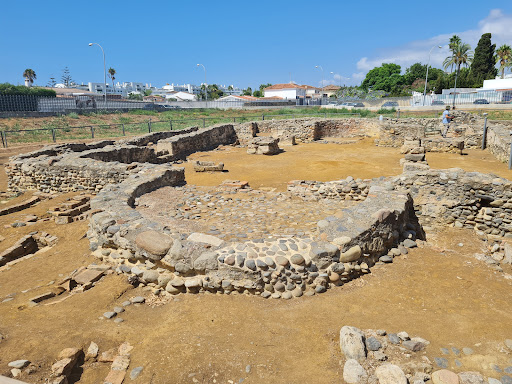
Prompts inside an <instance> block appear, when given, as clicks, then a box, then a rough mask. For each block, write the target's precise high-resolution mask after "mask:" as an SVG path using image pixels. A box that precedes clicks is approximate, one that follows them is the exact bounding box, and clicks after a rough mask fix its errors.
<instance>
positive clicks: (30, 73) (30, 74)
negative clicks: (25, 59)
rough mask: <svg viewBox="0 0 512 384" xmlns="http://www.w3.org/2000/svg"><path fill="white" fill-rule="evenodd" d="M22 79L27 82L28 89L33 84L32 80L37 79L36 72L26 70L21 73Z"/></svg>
mask: <svg viewBox="0 0 512 384" xmlns="http://www.w3.org/2000/svg"><path fill="white" fill-rule="evenodd" d="M23 77H24V78H25V80H26V81H27V82H28V86H29V87H30V86H31V85H32V84H34V80H35V79H37V76H36V72H35V71H34V70H33V69H30V68H27V69H25V70H24V71H23Z"/></svg>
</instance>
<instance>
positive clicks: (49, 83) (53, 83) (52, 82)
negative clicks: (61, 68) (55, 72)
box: [46, 77, 57, 88]
mask: <svg viewBox="0 0 512 384" xmlns="http://www.w3.org/2000/svg"><path fill="white" fill-rule="evenodd" d="M56 84H57V80H55V77H50V80H48V84H46V86H47V87H52V88H53V87H55V85H56Z"/></svg>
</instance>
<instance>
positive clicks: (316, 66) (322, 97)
mask: <svg viewBox="0 0 512 384" xmlns="http://www.w3.org/2000/svg"><path fill="white" fill-rule="evenodd" d="M315 68H320V69H321V70H322V94H321V95H320V105H322V101H323V99H324V69H323V68H322V66H321V65H315Z"/></svg>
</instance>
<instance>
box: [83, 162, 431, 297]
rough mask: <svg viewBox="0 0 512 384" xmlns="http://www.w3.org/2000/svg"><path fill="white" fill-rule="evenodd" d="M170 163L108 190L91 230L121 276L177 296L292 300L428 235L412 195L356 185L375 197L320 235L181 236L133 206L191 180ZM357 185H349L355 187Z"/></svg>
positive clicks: (94, 243) (329, 221)
mask: <svg viewBox="0 0 512 384" xmlns="http://www.w3.org/2000/svg"><path fill="white" fill-rule="evenodd" d="M162 168H163V166H153V165H148V166H147V168H144V169H143V170H141V171H140V172H139V174H138V175H132V176H130V177H129V178H127V179H126V180H125V181H124V182H122V183H121V184H119V185H109V186H107V187H105V188H104V189H103V190H102V191H101V192H100V193H99V194H98V195H97V197H96V198H94V199H93V200H92V201H91V208H92V209H93V210H101V211H102V212H101V213H97V214H95V215H93V216H92V218H91V220H90V225H89V231H88V233H87V235H88V237H89V240H90V242H91V249H92V250H93V251H94V254H95V255H96V256H97V257H98V258H100V259H102V260H103V261H105V262H109V263H112V264H114V265H116V270H117V271H118V272H119V273H126V274H128V275H130V276H131V277H130V279H131V281H142V282H144V283H152V284H155V285H158V286H160V287H161V288H163V289H166V290H167V292H170V293H173V294H176V293H180V292H194V293H195V292H200V291H205V290H208V291H213V292H223V293H230V292H233V291H238V292H246V293H252V294H258V295H261V296H262V297H270V296H272V297H274V298H280V297H282V298H285V299H290V298H292V297H298V296H301V295H302V294H309V295H312V294H316V293H322V292H324V291H325V290H326V289H328V288H329V287H333V286H338V285H342V284H343V283H344V282H346V281H349V280H351V279H353V278H356V277H358V276H360V275H361V274H364V273H368V272H369V270H370V268H371V266H373V265H374V264H375V263H383V262H390V261H392V254H388V252H389V251H390V249H392V248H395V249H398V248H397V247H398V246H399V244H400V243H401V241H403V240H404V239H407V238H409V240H410V241H413V240H411V238H413V239H415V238H416V234H421V233H422V232H421V230H420V229H418V225H417V220H416V219H415V217H414V210H413V209H412V200H411V198H410V196H408V195H407V193H403V192H397V191H392V190H389V189H386V188H382V187H379V186H374V187H370V186H369V185H366V186H365V185H363V183H362V182H360V183H359V184H358V183H357V182H354V183H355V185H357V188H356V189H354V190H359V191H360V192H361V195H362V194H366V195H370V196H371V198H367V199H366V200H365V202H363V203H360V204H359V205H357V208H351V209H345V210H344V211H343V215H342V219H341V221H338V219H335V218H332V217H328V218H326V219H325V220H322V221H321V222H319V224H318V226H319V236H318V238H311V237H302V238H294V237H284V238H279V239H266V240H264V239H261V240H251V241H248V242H244V243H226V242H224V241H223V240H222V239H221V238H218V237H216V236H212V235H207V234H202V233H191V234H190V233H179V232H176V231H175V230H174V229H173V228H166V227H164V226H162V225H160V224H157V223H155V222H150V221H149V220H147V219H146V218H144V217H142V216H141V215H140V213H139V212H137V211H136V210H135V209H133V207H134V206H135V205H136V201H137V197H138V196H140V195H142V194H143V193H147V192H149V191H150V190H153V189H156V188H159V187H162V186H164V185H170V186H173V185H179V184H180V183H183V182H184V178H183V169H176V168H167V169H166V170H165V171H164V170H163V169H162ZM354 183H353V181H352V180H345V181H343V182H341V184H343V185H344V184H346V185H347V186H350V189H351V191H352V186H353V185H354ZM363 191H364V192H363ZM383 207H384V208H385V209H384V210H383ZM411 231H412V232H411ZM420 238H421V237H420ZM399 253H400V252H398V254H399ZM395 255H396V254H395ZM382 257H384V258H383V259H382V260H381V258H382Z"/></svg>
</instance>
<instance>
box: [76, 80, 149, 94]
mask: <svg viewBox="0 0 512 384" xmlns="http://www.w3.org/2000/svg"><path fill="white" fill-rule="evenodd" d="M76 88H78V89H86V90H88V91H89V92H94V93H104V91H103V88H104V84H103V83H92V82H89V83H88V85H87V86H85V85H83V84H82V85H78V86H76ZM149 88H150V85H149V86H148V84H143V83H134V82H129V83H126V82H125V83H122V84H121V83H119V82H118V83H117V84H115V86H114V87H112V84H109V83H107V95H121V97H128V95H129V94H130V93H136V94H141V95H142V94H143V93H144V91H146V89H149Z"/></svg>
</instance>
